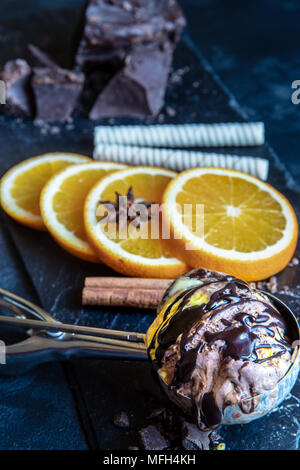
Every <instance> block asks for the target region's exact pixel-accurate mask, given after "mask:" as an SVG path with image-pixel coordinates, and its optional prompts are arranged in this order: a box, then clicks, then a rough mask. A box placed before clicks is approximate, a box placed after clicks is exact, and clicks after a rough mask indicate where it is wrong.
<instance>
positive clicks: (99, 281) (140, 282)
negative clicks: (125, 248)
mask: <svg viewBox="0 0 300 470" xmlns="http://www.w3.org/2000/svg"><path fill="white" fill-rule="evenodd" d="M173 280H174V279H153V278H142V277H107V276H102V277H100V276H99V277H86V278H85V282H84V286H85V287H102V288H109V289H134V290H136V289H147V290H148V289H155V290H166V289H167V288H168V287H169V285H170V284H171V283H172V282H173Z"/></svg>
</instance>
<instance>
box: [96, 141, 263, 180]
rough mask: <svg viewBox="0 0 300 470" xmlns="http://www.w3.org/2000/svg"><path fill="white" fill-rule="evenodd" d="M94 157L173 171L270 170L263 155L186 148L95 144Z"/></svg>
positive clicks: (258, 173) (256, 173)
mask: <svg viewBox="0 0 300 470" xmlns="http://www.w3.org/2000/svg"><path fill="white" fill-rule="evenodd" d="M94 158H95V160H103V161H105V160H107V161H113V162H120V163H126V164H128V165H146V166H159V167H163V168H168V169H170V170H174V171H183V170H187V169H189V168H194V167H198V166H212V167H218V168H231V169H235V170H240V171H244V172H245V173H250V174H251V175H253V176H257V177H258V178H260V179H262V180H264V181H265V180H266V179H267V178H268V172H269V162H268V160H266V159H264V158H255V157H245V156H242V157H240V156H237V155H226V154H217V153H205V152H194V151H189V150H173V149H158V148H149V147H136V146H125V145H102V144H98V145H97V146H96V147H95V150H94Z"/></svg>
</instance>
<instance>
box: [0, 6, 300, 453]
mask: <svg viewBox="0 0 300 470" xmlns="http://www.w3.org/2000/svg"><path fill="white" fill-rule="evenodd" d="M12 3H14V2H12ZM70 3H72V4H73V6H74V5H75V6H76V5H78V4H79V3H82V2H78V1H77V2H76V1H74V2H73V1H72V2H70ZM43 4H44V5H45V7H44V8H45V9H47V8H49V11H50V13H51V11H52V10H51V8H50V3H48V2H43ZM56 5H57V8H58V9H61V8H64V11H65V12H66V14H65V15H64V16H63V18H64V20H65V21H66V23H65V24H69V23H68V22H69V21H70V18H72V19H73V20H74V19H75V16H76V15H75V14H74V13H73V12H71V5H69V7H68V8H65V7H64V5H63V2H57V3H56ZM74 10H75V9H74ZM8 13H9V12H8ZM11 15H13V11H11ZM8 16H9V15H8ZM31 19H32V18H31ZM50 19H51V17H50ZM23 20H24V18H23ZM37 20H39V21H42V24H40V26H39V30H38V34H37V33H36V31H35V37H34V42H35V43H38V39H40V41H41V42H39V44H41V45H42V43H43V41H44V36H45V33H44V28H43V27H42V26H43V24H44V26H45V28H46V31H47V27H48V28H49V19H45V18H42V17H39V16H38V15H37V13H36V12H35V13H34V14H33V19H32V21H34V23H37ZM60 21H62V19H61V17H60ZM43 22H44V23H43ZM24 23H26V22H24ZM19 25H20V28H21V27H22V25H23V22H22V20H21V18H20V19H19ZM24 28H25V26H24ZM26 28H28V22H27V26H26ZM69 28H70V27H69V26H68V29H67V31H69ZM28 31H29V30H28ZM28 31H25V32H24V31H23V33H24V34H25V36H26V38H28V37H30V34H29V33H28ZM68 34H69V33H68ZM61 37H62V36H61V35H60V34H58V38H60V40H61ZM29 40H32V38H31V39H29ZM22 47H23V46H21V45H20V43H19V41H18V40H17V39H16V51H17V53H18V54H19V53H20V52H22ZM18 48H19V49H18ZM53 50H55V45H53ZM5 54H6V55H7V51H6V53H5ZM185 66H188V67H189V71H187V72H186V73H185V74H184V77H183V81H182V83H176V84H175V83H173V84H171V85H170V86H169V88H168V92H167V100H166V101H167V105H168V106H171V107H173V108H174V109H176V112H177V114H176V116H174V117H173V118H169V117H166V118H165V122H218V121H219V122H221V121H236V120H243V118H242V117H241V114H240V108H239V105H238V104H237V102H236V100H235V99H234V97H233V96H231V95H228V94H226V93H225V91H224V89H223V87H222V83H220V81H219V79H218V77H216V76H215V74H214V73H213V71H212V70H211V69H210V67H209V65H208V64H207V63H206V61H205V60H204V59H203V57H202V56H201V54H200V53H199V51H198V50H197V49H196V48H195V46H194V45H193V43H192V42H191V40H190V38H189V36H188V35H186V36H185V39H184V41H183V42H182V44H181V45H180V46H179V47H178V50H177V52H176V56H175V61H174V69H178V68H182V67H185ZM195 82H198V83H199V85H200V86H199V87H198V88H195V85H194V84H195ZM122 122H124V120H123V121H122ZM130 122H135V121H130ZM92 130H93V123H91V122H89V121H87V120H86V119H84V118H82V117H80V116H77V117H76V119H75V121H74V123H73V125H72V126H70V125H63V126H61V127H60V132H59V133H57V134H55V135H52V134H51V133H49V132H48V131H47V133H46V134H43V133H42V132H41V129H40V128H38V127H36V126H34V125H33V124H32V123H31V122H28V121H22V120H15V119H10V118H4V117H0V139H1V142H2V158H1V162H0V165H1V167H0V168H1V174H2V173H3V172H4V171H5V170H6V169H7V168H9V167H10V166H11V165H12V164H14V163H16V162H18V161H21V160H22V159H24V158H27V157H29V156H32V155H36V154H40V153H43V152H49V151H57V150H64V151H74V152H79V153H84V154H91V150H92ZM220 151H222V149H221V150H220ZM230 152H231V153H236V154H243V155H246V154H249V155H250V154H251V155H256V156H264V157H267V158H269V160H270V163H271V172H270V179H269V181H270V183H271V184H274V185H275V186H276V187H277V188H278V189H280V190H281V191H283V192H284V194H286V196H287V197H288V198H289V199H290V200H291V202H292V203H293V204H294V206H295V208H296V210H297V213H298V216H299V213H300V206H299V202H298V201H299V188H297V185H296V183H295V181H294V180H293V178H292V177H291V176H290V175H289V174H288V173H287V172H286V171H285V168H284V167H283V166H282V164H281V163H280V161H279V159H278V157H277V156H276V155H275V153H274V152H273V151H272V149H270V148H269V147H268V146H267V145H266V146H263V147H260V148H254V149H253V148H251V149H242V150H241V149H240V150H237V149H232V150H231V149H230ZM2 221H3V225H5V226H6V227H7V228H8V230H9V236H10V237H11V240H12V242H13V243H14V246H15V248H16V249H17V251H18V252H19V254H20V256H21V260H22V262H23V264H24V266H25V268H26V270H27V273H28V274H29V277H30V279H31V280H32V284H33V286H34V289H32V286H31V285H30V283H28V289H27V290H26V289H23V284H22V287H20V292H19V293H21V294H22V295H25V296H26V295H27V296H30V297H31V298H32V300H35V301H38V302H40V303H41V304H42V305H43V306H44V307H45V308H46V309H47V310H49V311H50V312H51V313H52V314H53V315H54V316H56V317H57V318H59V319H60V320H63V321H66V322H74V323H80V324H86V325H96V326H104V327H109V328H117V329H124V330H135V331H145V330H146V328H147V326H148V325H149V324H150V322H151V321H152V319H153V314H152V313H151V312H138V311H129V310H122V311H120V310H119V309H117V308H115V309H100V308H90V309H88V308H85V309H83V308H81V307H80V291H81V288H82V285H83V279H84V277H85V276H86V275H95V274H103V275H106V274H107V275H110V274H112V272H111V271H110V270H109V268H105V267H104V266H102V265H99V266H97V265H90V264H89V263H85V262H83V261H80V260H77V259H75V258H73V257H71V256H70V255H69V254H67V253H65V252H64V251H63V250H62V249H61V248H60V247H59V246H57V245H56V243H55V242H54V241H53V240H52V239H51V238H50V236H49V235H48V234H46V233H40V232H35V231H33V230H30V229H28V228H25V227H22V226H20V225H18V224H16V223H15V222H13V221H11V220H10V219H9V218H8V217H6V216H5V215H3V214H2ZM5 237H7V234H6V235H5ZM6 243H8V241H7V242H5V246H6ZM7 263H11V261H10V260H9V259H8V258H7V254H6V253H5V254H4V255H3V269H4V268H5V266H7ZM6 269H7V268H6ZM22 269H23V268H22V263H20V259H18V266H16V269H15V271H11V270H9V273H10V274H9V275H11V273H12V272H14V273H19V275H20V278H21V276H22V278H23V277H25V276H24V273H23V274H21V270H22ZM297 275H298V277H297ZM298 280H299V272H298V269H297V268H295V267H293V268H287V269H286V270H285V272H284V273H282V275H281V276H280V283H281V285H282V286H284V285H286V284H287V283H289V284H292V286H293V289H292V290H290V291H289V293H285V294H284V295H283V296H282V298H283V299H284V300H286V301H288V303H289V305H291V307H292V308H293V309H294V311H295V313H296V314H297V313H298V314H299V313H300V312H299V307H298V303H299V298H300V292H299V288H297V287H298V284H299V281H298ZM9 285H12V283H9V282H8V283H5V285H3V287H7V288H9ZM14 290H15V291H16V290H17V291H18V290H19V288H18V287H17V288H16V289H14ZM37 371H38V369H37ZM45 371H46V372H45ZM48 371H49V375H47V374H48ZM51 371H52V372H51ZM34 374H37V377H38V379H37V383H38V385H39V386H40V389H39V388H38V387H37V385H36V381H35V380H34ZM43 374H44V375H43ZM60 374H62V376H61V377H62V378H61V379H60V378H59V377H60ZM47 376H48V377H49V378H47V379H46V381H45V379H43V377H47ZM64 376H65V378H66V380H65V378H64ZM27 377H30V380H31V382H30V384H31V385H28V390H30V391H31V392H30V393H32V394H33V393H34V392H35V393H36V395H37V396H43V397H44V396H45V393H43V388H42V384H44V387H45V390H47V391H48V395H50V397H49V400H48V401H47V403H48V405H49V406H51V400H53V402H52V403H53V410H52V412H53V413H54V415H55V416H56V417H57V418H58V417H59V416H60V417H61V423H62V426H65V425H66V423H68V420H67V419H65V417H64V416H61V412H60V411H61V410H60V408H59V403H60V400H58V398H57V394H58V393H62V396H63V397H64V403H65V404H66V408H68V407H69V416H70V419H69V422H70V423H71V424H70V426H73V427H74V428H75V429H76V430H77V431H76V432H77V438H76V432H75V431H73V430H72V431H71V432H72V438H70V440H72V446H73V448H84V447H85V446H86V445H87V446H88V447H90V448H102V449H118V448H122V449H124V448H127V447H128V445H132V444H133V443H134V439H135V438H134V435H131V434H130V433H129V434H127V433H125V432H124V431H121V430H117V429H116V428H115V427H114V426H113V425H112V418H113V415H114V414H115V412H118V411H122V410H126V411H128V412H129V414H130V415H131V417H132V421H133V422H135V424H136V426H139V424H141V423H142V422H143V420H144V419H145V416H146V414H147V408H148V406H149V397H153V398H156V399H158V400H162V399H163V397H162V395H161V393H160V390H159V388H158V386H157V385H156V383H155V381H154V380H153V378H152V375H151V368H150V365H149V364H147V363H136V362H133V363H129V362H117V361H98V360H97V361H96V360H95V361H87V360H81V361H78V360H77V361H72V362H71V363H69V364H64V365H63V371H62V370H61V366H59V365H55V364H52V365H44V366H43V368H42V370H41V371H40V372H32V373H30V374H29V375H28V374H27V375H26V376H24V378H23V379H22V378H20V379H11V382H8V383H9V387H10V390H12V391H14V390H15V388H17V385H16V384H18V383H19V384H21V386H23V385H24V383H26V380H29V379H27ZM1 380H6V381H9V380H10V379H2V378H1ZM18 380H19V382H18ZM22 384H23V385H22ZM59 384H60V385H59ZM67 385H69V387H70V390H71V391H72V393H73V399H74V401H73V400H72V399H71V396H69V395H68V393H70V392H69V391H68V390H67V391H64V388H66V387H67ZM53 387H54V388H53ZM52 388H53V390H52ZM24 390H26V387H25V386H24ZM39 390H40V391H39ZM299 391H300V390H299V382H298V385H297V387H295V389H294V391H293V395H292V396H291V397H290V398H289V400H288V401H286V402H285V403H284V404H283V405H282V406H281V407H280V409H279V410H278V411H277V412H276V413H272V414H270V415H269V416H268V417H266V418H264V419H262V420H260V421H257V422H254V423H252V424H251V423H250V424H248V425H244V426H235V427H223V430H222V434H223V436H224V437H225V438H226V441H227V444H228V447H229V448H231V449H260V448H273V449H279V448H280V449H295V448H297V447H298V441H299V426H300V422H299V421H300V411H299V403H300V398H299ZM144 392H145V393H144ZM43 399H44V398H43ZM19 400H20V402H21V397H20V396H19V395H15V400H14V401H15V402H16V403H18V402H19ZM10 406H11V403H9V402H8V405H7V407H8V408H9V407H10ZM23 406H24V404H23ZM45 406H46V405H45ZM74 406H76V409H77V412H78V418H77V415H76V413H75V410H74ZM25 407H26V411H28V412H29V413H30V410H31V409H32V408H31V403H30V401H27V402H26V404H25ZM41 409H43V407H39V410H41ZM32 413H34V409H32ZM16 416H17V415H16ZM77 419H79V420H80V423H81V428H82V430H83V432H84V435H85V439H86V442H85V440H84V437H83V435H82V434H81V431H80V429H79V426H78V421H76V420H77ZM21 423H22V427H23V426H25V425H26V420H25V418H24V420H22V421H21ZM32 425H34V423H33V424H32ZM49 426H50V428H51V429H52V433H53V434H56V440H55V438H54V436H53V437H52V435H51V436H50V437H49V441H48V445H47V443H45V442H44V441H43V439H42V438H41V439H40V441H39V442H38V443H37V442H35V441H34V440H31V441H30V442H28V441H26V439H25V440H24V439H22V437H21V434H22V431H20V435H18V436H17V439H16V440H17V444H16V445H17V446H19V447H22V446H23V448H30V447H32V448H38V447H39V446H40V447H39V448H41V447H43V446H44V447H45V448H46V447H50V448H55V447H56V448H57V447H60V448H68V442H67V441H68V440H67V439H66V437H65V436H64V438H63V437H61V440H60V439H59V434H57V433H55V432H54V429H53V428H56V426H55V425H54V424H53V423H52V424H51V422H50V423H49ZM67 426H68V424H67ZM2 432H3V430H2ZM0 433H1V427H0ZM42 434H43V433H42ZM62 434H63V433H62ZM266 435H267V436H268V439H267V440H266ZM74 436H75V437H74ZM6 442H9V441H6ZM58 443H60V444H61V445H59V444H58ZM10 447H13V443H12V444H11V446H10Z"/></svg>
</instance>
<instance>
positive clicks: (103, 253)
mask: <svg viewBox="0 0 300 470" xmlns="http://www.w3.org/2000/svg"><path fill="white" fill-rule="evenodd" d="M175 176H176V173H174V172H173V171H169V170H164V169H162V168H154V167H135V168H128V169H127V170H122V171H119V172H118V173H114V174H112V175H109V176H107V177H105V178H103V179H102V180H101V181H100V182H99V183H97V184H96V185H95V186H94V187H93V188H92V190H91V191H90V193H89V194H88V196H87V199H86V202H85V206H84V223H85V229H86V233H87V236H88V239H89V241H90V243H91V245H92V246H93V248H94V250H95V251H96V252H97V253H98V255H99V257H100V258H101V260H103V261H104V262H105V263H106V264H107V265H108V266H110V267H111V268H113V269H115V270H116V271H117V272H120V273H122V274H125V275H128V276H141V277H160V278H173V277H177V276H178V275H180V274H181V273H183V272H186V271H188V267H187V266H186V265H185V264H184V263H183V262H181V261H179V260H178V259H177V258H175V257H173V256H172V255H171V254H170V253H169V251H168V249H165V248H164V247H163V246H162V243H161V239H160V227H159V225H160V221H159V220H158V219H156V220H150V221H146V222H144V223H143V225H141V226H140V227H139V228H136V230H135V229H134V228H133V227H132V226H129V225H128V226H127V225H126V227H125V232H126V234H124V233H121V234H120V230H119V228H120V227H119V226H118V225H119V224H118V222H107V223H103V222H101V218H100V219H99V217H97V215H96V212H97V213H98V209H99V207H101V206H103V204H100V201H116V194H115V193H116V192H118V193H119V194H120V195H122V196H126V195H127V193H128V191H129V189H130V188H131V187H132V189H133V192H134V197H135V200H136V201H138V200H139V199H143V200H146V201H148V202H151V203H156V204H159V203H160V202H161V199H162V195H163V192H164V190H165V188H166V186H167V184H168V183H169V182H170V180H172V178H174V177H175ZM131 228H133V229H132V231H131V230H130V229H131ZM155 229H157V230H155ZM152 230H153V231H152ZM122 232H123V229H122ZM153 233H154V234H155V235H154V237H156V238H153Z"/></svg>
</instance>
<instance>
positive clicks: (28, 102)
mask: <svg viewBox="0 0 300 470" xmlns="http://www.w3.org/2000/svg"><path fill="white" fill-rule="evenodd" d="M31 74H32V71H31V67H30V66H29V65H28V63H27V62H26V61H25V60H23V59H16V60H10V61H9V62H7V63H6V64H5V65H4V67H3V69H2V71H1V72H0V80H3V81H4V82H5V86H6V104H5V105H4V106H3V107H2V106H1V108H2V109H3V111H4V112H5V113H7V114H12V115H16V116H20V115H23V116H31V114H32V92H31V89H30V77H31Z"/></svg>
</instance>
